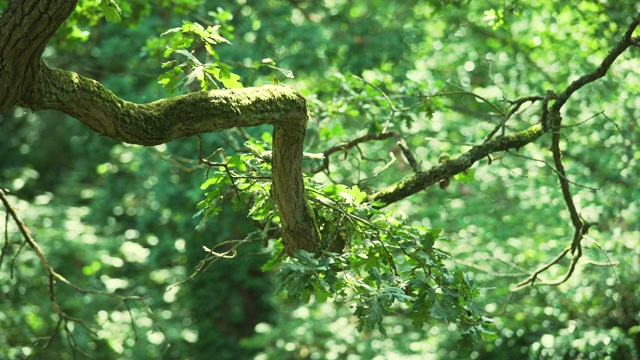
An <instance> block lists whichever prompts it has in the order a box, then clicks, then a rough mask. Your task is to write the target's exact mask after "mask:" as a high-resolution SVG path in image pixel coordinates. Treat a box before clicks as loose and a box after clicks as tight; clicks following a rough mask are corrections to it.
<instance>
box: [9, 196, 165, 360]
mask: <svg viewBox="0 0 640 360" xmlns="http://www.w3.org/2000/svg"><path fill="white" fill-rule="evenodd" d="M0 201H1V202H2V203H3V205H4V206H5V208H6V210H7V214H8V215H9V216H10V217H11V219H12V220H13V222H14V223H15V224H16V225H17V226H18V230H19V231H20V233H21V234H22V237H23V238H24V240H25V243H26V244H28V245H29V247H31V249H32V250H33V252H34V253H35V254H36V256H37V257H38V259H39V260H40V263H41V264H42V266H43V267H44V269H45V272H46V274H47V278H48V289H49V301H50V302H51V305H52V307H53V310H54V312H55V313H56V315H58V322H57V324H56V326H55V327H54V330H53V332H52V334H51V335H50V336H49V337H48V341H47V343H46V344H45V348H47V347H48V346H49V345H50V344H51V343H52V341H53V339H54V338H55V337H56V335H57V334H58V333H59V331H60V329H63V330H64V332H65V333H66V335H67V340H68V341H69V344H70V346H71V349H72V351H73V352H75V351H78V352H80V353H82V354H83V355H86V356H88V357H90V356H89V355H88V354H86V353H85V352H84V351H82V349H80V348H79V346H78V344H77V343H76V342H75V339H74V337H73V333H72V331H71V329H69V327H68V326H67V325H68V323H69V322H73V323H77V324H79V325H80V326H81V327H82V328H83V329H85V330H86V331H87V332H89V333H90V334H92V335H94V336H95V335H96V332H95V331H93V330H91V329H90V328H89V327H88V326H87V325H86V324H85V323H84V322H83V321H82V320H80V319H77V318H74V317H71V316H69V315H67V314H66V313H65V312H64V311H62V308H61V307H60V305H59V304H58V301H57V299H56V296H55V285H56V281H59V282H61V283H63V284H65V285H67V286H69V287H70V288H72V289H73V290H75V291H76V292H78V293H80V294H83V295H86V294H94V295H101V296H105V297H110V298H113V299H116V300H118V301H121V302H123V303H126V302H127V301H138V302H140V303H141V304H142V305H143V306H144V307H145V308H146V309H147V311H148V312H149V314H150V316H151V317H152V318H153V319H154V323H155V324H156V326H157V327H158V329H159V330H160V332H162V334H163V335H164V336H165V339H166V341H167V346H169V345H170V341H169V338H168V337H167V335H166V333H165V332H164V330H163V329H162V327H161V326H160V325H159V324H158V322H157V319H156V317H155V314H154V313H153V311H152V310H151V308H149V306H148V305H147V304H146V303H145V301H144V300H143V299H142V298H141V297H138V296H122V295H117V294H112V293H108V292H104V291H96V290H86V289H83V288H80V287H78V286H77V285H75V284H73V283H72V282H70V281H69V280H67V279H66V278H65V277H64V276H62V275H60V274H58V273H57V272H56V271H55V270H54V269H53V268H52V267H51V265H50V264H49V262H48V261H47V259H46V257H45V255H44V252H43V251H42V248H41V247H40V245H39V244H38V243H37V242H36V241H35V239H34V238H33V236H32V235H31V231H30V230H29V228H28V227H27V226H26V225H25V224H24V222H23V221H22V220H21V219H20V217H18V214H17V213H16V211H15V209H14V208H13V207H12V206H11V204H10V203H9V201H8V199H7V197H6V191H5V190H4V189H2V188H0ZM125 305H126V304H125ZM126 306H127V308H128V305H126ZM131 325H132V326H134V327H135V323H134V322H133V318H132V319H131ZM134 332H135V330H134Z"/></svg>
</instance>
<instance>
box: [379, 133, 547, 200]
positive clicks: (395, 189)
mask: <svg viewBox="0 0 640 360" xmlns="http://www.w3.org/2000/svg"><path fill="white" fill-rule="evenodd" d="M542 134H543V132H542V127H541V126H540V125H534V126H532V127H530V128H529V129H527V130H524V131H521V132H518V133H515V134H510V135H506V136H498V137H496V138H494V139H492V140H489V141H487V142H485V143H483V144H481V145H477V146H474V147H472V148H471V149H470V150H469V151H467V152H466V153H464V154H462V155H460V156H459V157H457V158H455V159H451V160H449V161H447V162H445V163H443V164H440V165H439V166H436V167H433V168H431V169H429V170H427V171H425V172H419V173H416V174H414V175H412V176H409V177H408V178H406V179H404V180H402V181H401V182H399V183H397V184H394V185H391V186H389V187H387V188H385V189H382V190H380V191H378V192H376V193H374V194H371V195H370V196H369V200H370V201H381V202H383V203H385V204H386V205H389V204H392V203H394V202H396V201H399V200H402V199H404V198H406V197H409V196H411V195H413V194H415V193H417V192H420V191H422V190H424V189H426V188H428V187H429V186H431V185H433V184H435V183H437V182H439V181H440V180H442V179H447V178H449V177H451V176H454V175H456V174H459V173H461V172H463V171H464V170H467V169H469V168H470V167H471V166H473V164H475V162H476V161H478V160H480V159H483V158H485V157H486V156H487V155H489V154H491V153H494V152H498V151H506V150H509V149H519V148H521V147H523V146H525V145H527V144H529V143H531V142H533V141H535V140H536V139H538V138H539V137H540V136H541V135H542Z"/></svg>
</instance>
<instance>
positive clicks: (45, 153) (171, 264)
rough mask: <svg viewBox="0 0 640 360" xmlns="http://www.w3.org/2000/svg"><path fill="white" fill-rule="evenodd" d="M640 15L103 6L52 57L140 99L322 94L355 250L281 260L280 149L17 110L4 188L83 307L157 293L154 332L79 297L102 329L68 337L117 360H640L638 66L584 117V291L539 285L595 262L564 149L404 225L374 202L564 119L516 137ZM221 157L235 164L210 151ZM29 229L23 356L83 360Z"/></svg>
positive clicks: (317, 204)
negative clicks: (227, 91)
mask: <svg viewBox="0 0 640 360" xmlns="http://www.w3.org/2000/svg"><path fill="white" fill-rule="evenodd" d="M5 3H6V2H5ZM634 5H635V3H634V2H629V1H621V2H615V3H612V2H608V3H605V2H590V1H575V2H572V3H571V4H564V3H557V2H550V1H534V2H527V3H524V2H519V1H508V2H505V1H487V2H470V1H469V2H464V1H460V2H450V1H447V2H445V1H427V2H416V1H406V2H389V1H378V0H362V1H356V2H351V1H342V0H336V1H330V2H303V1H289V2H287V1H275V0H269V1H259V2H246V1H237V2H230V3H228V4H225V5H224V6H225V8H224V9H217V8H216V9H214V8H212V7H211V5H207V4H205V2H202V1H163V2H159V3H158V4H155V3H154V4H151V3H149V2H142V1H136V0H131V1H104V0H103V1H100V2H98V1H81V2H80V4H79V6H78V8H77V9H76V11H75V12H74V14H73V16H72V17H71V18H70V19H69V21H67V22H66V23H65V24H64V25H63V27H62V28H61V29H60V30H59V32H58V33H57V35H56V39H55V40H54V41H53V42H52V43H51V44H50V48H49V52H48V54H49V55H46V56H47V57H46V60H47V62H48V63H50V65H51V66H58V67H61V68H66V69H71V70H76V71H86V72H88V73H89V74H91V75H92V77H94V78H95V79H97V80H99V81H100V82H102V83H103V84H105V85H106V86H107V87H109V88H110V89H112V90H114V91H115V92H116V93H118V95H119V96H122V97H124V98H127V99H131V100H133V101H150V100H154V99H157V98H161V97H164V96H167V94H169V93H172V92H185V91H198V90H207V89H212V88H218V87H225V88H233V87H237V86H241V85H242V84H244V86H251V85H254V84H257V85H261V84H265V83H270V82H275V83H284V84H285V86H295V87H296V88H298V89H300V90H301V91H302V92H303V93H304V94H305V95H306V96H307V97H308V99H309V104H310V112H311V115H312V122H311V123H310V124H309V128H308V134H307V139H306V141H307V142H306V149H305V151H306V153H305V160H304V163H303V167H304V169H305V173H306V174H307V177H306V178H305V185H306V189H307V197H308V202H309V205H310V206H311V207H312V209H313V212H314V215H315V218H316V222H317V224H318V227H319V231H320V232H321V234H322V238H323V239H324V242H325V244H324V245H326V249H331V250H335V249H340V250H341V251H330V250H326V251H323V252H320V253H318V254H311V253H307V252H303V251H299V252H297V253H295V254H292V255H293V256H291V257H287V256H285V255H283V253H282V246H281V244H279V242H278V238H279V237H280V235H281V234H280V232H279V228H278V225H279V217H278V213H277V210H276V209H275V206H274V205H273V202H272V199H271V196H270V182H271V180H270V169H271V161H272V159H271V142H272V139H271V134H270V132H266V129H264V128H257V129H252V130H249V131H248V132H243V131H229V132H226V133H224V134H223V135H222V136H217V135H216V136H205V137H204V138H203V139H202V140H201V142H200V143H199V145H198V143H197V142H196V140H195V139H185V140H178V141H175V142H172V143H170V144H167V145H163V146H159V147H156V148H153V149H145V148H140V147H137V146H129V145H124V144H118V143H114V142H111V141H109V140H107V139H103V138H100V137H98V136H97V135H95V134H93V133H91V132H90V131H87V130H85V129H84V128H82V127H80V126H78V125H77V124H76V123H75V122H73V121H69V120H68V119H65V118H63V117H62V116H60V115H59V114H51V113H38V114H33V113H29V112H26V111H24V110H22V109H19V108H18V109H15V110H13V111H11V112H7V113H3V114H2V117H0V131H1V133H0V136H2V138H3V141H2V142H0V149H1V152H2V154H11V156H2V159H1V160H0V181H2V183H1V186H2V187H3V188H5V187H6V188H9V189H10V190H11V191H12V192H11V194H12V196H11V197H10V198H9V199H10V200H11V202H12V203H13V204H14V205H15V206H16V207H17V208H18V209H19V210H20V214H21V215H22V217H23V220H24V221H25V222H26V223H27V224H28V225H29V227H30V228H31V230H32V231H33V233H34V236H35V237H36V238H37V239H38V240H39V242H40V244H41V245H42V247H43V250H44V252H45V253H46V254H47V256H48V258H49V260H50V262H51V264H52V265H53V266H54V267H55V268H56V269H57V271H58V272H60V273H61V274H63V275H64V276H65V277H66V278H67V279H69V280H70V281H72V282H73V283H74V284H77V285H78V286H79V287H81V288H83V289H92V290H96V291H103V292H105V293H107V294H116V295H123V296H125V295H126V296H141V297H142V298H143V299H145V301H146V304H147V305H148V306H149V308H150V309H151V310H152V312H149V311H148V310H147V308H146V306H144V305H143V304H141V303H137V302H130V301H125V302H121V301H117V300H114V298H110V297H108V296H107V297H105V296H100V295H99V294H80V295H79V294H78V293H77V292H76V291H74V290H73V289H72V288H65V287H64V286H57V287H56V289H57V291H58V298H59V300H58V301H59V303H61V304H64V306H65V308H64V310H65V312H67V313H68V314H72V315H71V316H73V317H76V318H79V319H83V321H84V322H85V324H86V325H87V326H88V327H89V328H90V329H91V330H97V334H96V335H95V336H94V335H92V334H91V333H90V332H87V331H84V330H83V329H82V326H81V325H80V323H74V322H70V323H68V325H69V326H70V328H71V334H73V335H74V337H75V338H74V341H75V342H76V343H77V344H79V349H82V350H83V351H86V352H90V353H92V354H95V355H96V357H98V358H113V357H126V358H158V357H161V356H164V357H166V358H186V357H191V358H198V357H202V356H205V355H203V354H208V352H209V353H210V351H211V348H212V347H214V348H216V349H220V353H219V356H220V357H221V358H234V356H236V357H237V356H239V354H242V356H243V357H246V358H248V357H250V356H252V355H253V354H256V353H259V355H257V356H258V358H261V359H265V358H342V357H345V358H347V357H348V356H351V357H352V358H358V357H359V358H363V359H365V358H366V359H370V358H371V359H373V358H376V357H378V358H393V357H394V356H396V357H402V358H411V356H415V358H424V357H427V356H430V357H431V358H466V357H469V358H488V357H497V358H521V357H523V356H529V357H530V358H577V357H583V358H587V357H589V358H607V357H608V358H616V359H618V358H620V359H626V358H629V359H632V358H637V357H638V356H639V355H638V351H639V350H638V349H640V340H639V339H640V337H639V336H640V331H638V325H637V324H638V322H639V321H640V318H639V317H638V316H639V315H638V314H639V311H638V308H639V307H640V303H638V299H637V296H635V294H637V293H638V291H640V289H638V282H637V279H636V278H635V276H634V274H637V272H638V271H639V268H640V260H639V257H638V256H639V254H638V251H637V249H638V241H637V239H638V236H639V235H640V234H638V231H640V229H638V221H637V210H638V209H637V207H638V204H637V199H638V198H639V197H640V194H639V193H638V188H640V187H639V186H638V185H639V183H638V180H637V176H635V174H637V167H638V160H639V159H640V156H638V147H637V144H638V129H639V127H638V120H637V119H638V110H637V108H638V107H637V101H638V100H637V98H636V96H635V94H637V90H638V84H640V81H637V80H640V79H638V74H637V71H636V69H637V68H638V60H637V59H638V56H637V55H638V49H637V48H632V49H630V50H629V52H628V53H624V54H623V55H622V56H621V57H620V58H619V59H618V60H617V61H616V63H615V64H614V66H613V67H612V68H611V69H610V71H609V72H608V73H607V75H606V77H604V78H603V79H600V80H598V82H596V83H594V84H592V85H590V86H588V87H585V88H583V89H581V90H580V91H578V92H577V93H575V94H574V95H573V96H572V97H571V99H570V101H569V102H568V103H567V104H566V106H565V108H564V112H563V114H562V115H563V117H564V127H563V128H562V130H561V131H562V134H563V136H564V137H563V161H564V163H565V166H566V169H567V173H568V174H569V175H568V178H569V180H570V181H571V184H572V191H573V194H574V198H575V201H576V204H577V206H578V207H579V209H580V215H581V216H582V217H583V218H584V219H585V220H587V221H589V222H593V223H596V225H594V226H593V228H592V229H591V230H590V231H589V233H588V238H586V239H585V240H584V241H583V251H584V257H583V260H581V263H580V264H579V265H578V267H577V270H576V272H575V273H574V274H573V275H572V277H571V278H570V279H569V281H567V282H566V283H564V284H562V285H560V286H557V287H550V286H534V287H526V288H518V289H516V287H515V284H516V283H517V282H518V281H520V280H522V279H524V278H526V277H527V275H529V274H530V273H531V271H533V270H535V269H536V268H538V267H539V266H540V265H541V264H544V263H547V262H548V261H549V260H551V259H553V258H554V257H555V256H556V255H557V254H558V253H559V252H560V251H561V250H562V249H564V248H566V247H567V246H569V245H570V244H571V234H570V230H571V229H570V228H568V227H567V222H568V221H569V214H568V212H567V210H565V204H564V202H563V201H562V194H561V192H560V190H559V189H558V187H557V181H558V180H557V176H556V174H555V173H554V171H553V169H554V167H553V165H552V159H551V154H550V153H549V151H548V148H549V145H550V143H551V140H550V139H549V138H548V137H543V138H541V139H540V141H539V142H538V143H535V144H530V145H528V146H526V147H525V148H522V149H519V150H518V151H509V152H505V153H503V154H497V155H496V156H494V157H492V158H487V160H486V162H483V163H479V164H478V165H477V166H475V167H474V168H472V169H470V170H469V171H468V172H467V173H460V174H458V175H456V176H455V177H452V178H450V179H443V181H442V182H440V186H439V187H433V188H429V189H426V190H424V191H422V192H419V193H417V194H415V195H413V196H412V197H410V198H408V199H403V200H401V201H398V202H397V203H395V204H382V203H380V202H376V201H374V200H371V195H372V194H374V193H375V192H376V191H377V190H379V189H382V188H385V187H386V186H390V185H394V184H396V183H398V182H399V181H402V180H403V179H405V178H407V177H408V176H410V175H411V174H412V173H413V172H414V171H416V169H415V167H417V168H418V171H424V170H427V169H430V168H433V167H435V166H438V165H439V164H442V163H445V162H447V161H450V160H451V159H455V158H456V157H457V156H458V155H460V154H461V153H464V152H465V151H467V150H468V149H469V148H470V147H471V146H472V145H474V144H478V143H482V142H483V141H484V140H485V139H486V137H487V134H489V133H491V132H492V131H494V129H496V130H498V131H499V132H498V133H497V134H498V135H499V134H500V132H506V133H509V132H512V131H517V130H520V129H523V128H526V127H528V126H529V125H531V124H533V123H535V122H538V121H540V115H539V114H540V105H541V100H532V101H528V102H522V103H521V104H520V105H518V109H517V111H514V113H513V114H512V115H513V116H512V117H507V116H506V115H508V114H510V111H511V110H512V109H513V108H514V104H515V103H516V101H518V99H521V98H523V97H526V96H538V97H540V98H542V96H543V95H544V94H545V92H546V91H547V90H549V89H553V90H555V91H560V90H562V89H563V88H565V87H566V86H567V85H568V84H569V83H570V82H571V81H573V80H575V79H576V78H577V77H578V76H581V75H583V74H585V73H588V72H591V71H593V70H594V69H595V68H597V67H598V66H599V64H600V63H601V60H602V59H603V58H604V57H605V56H606V54H607V53H608V51H609V50H610V49H611V47H612V46H613V45H614V44H615V42H616V41H617V40H618V39H619V38H620V35H621V33H622V32H624V31H625V28H626V26H627V24H628V23H629V21H630V17H632V16H633V15H635V14H633V13H631V12H630V11H631V10H630V9H634V8H635V7H634ZM5 6H6V4H4V3H3V2H2V1H0V8H4V7H5ZM163 6H170V8H169V9H167V8H165V7H163ZM594 19H597V21H594ZM105 20H106V21H107V22H109V23H105ZM117 21H119V22H118V23H115V24H112V22H117ZM167 29H170V30H167ZM122 34H126V36H125V35H122ZM158 34H162V36H158ZM636 34H637V32H636ZM227 39H229V40H227ZM230 40H233V42H234V44H233V46H229V44H226V43H228V42H229V41H230ZM224 44H226V45H224ZM222 45H224V46H222ZM134 49H135V50H134ZM136 50H139V52H137V51H136ZM165 57H167V58H168V61H166V60H167V59H163V58H165ZM161 59H162V60H161ZM273 59H275V60H273ZM161 61H166V62H165V64H164V67H163V65H162V64H160V62H161ZM232 67H233V71H234V72H233V73H232V72H231V69H232ZM83 69H85V70H83ZM123 69H125V70H123ZM163 69H166V70H163ZM288 69H291V70H288ZM163 71H165V72H163ZM294 73H295V74H296V76H295V78H294V77H293V74H294ZM280 75H282V76H280ZM240 79H242V84H241V82H240ZM158 80H159V82H160V83H161V84H162V85H164V86H165V88H166V90H162V89H161V88H160V87H159V86H157V82H158ZM165 91H166V93H165ZM507 120H508V122H507ZM503 121H504V123H503ZM383 133H384V134H387V135H384V136H386V137H382V136H378V134H383ZM7 134H11V136H7ZM367 137H369V138H367ZM365 138H366V139H368V140H367V141H364V140H363V141H361V142H359V143H357V144H355V145H353V146H348V144H349V143H350V142H351V141H353V140H354V139H365ZM52 139H54V141H51V140H52ZM213 149H222V150H217V151H215V152H214V154H213V155H212V156H210V157H204V156H203V155H202V153H203V152H204V151H212V150H213ZM407 150H409V151H407ZM52 154H62V155H61V156H52ZM411 154H413V155H415V157H416V159H417V161H416V163H415V164H414V163H412V162H411V161H410V155H411ZM227 203H230V204H231V207H233V208H234V209H236V210H242V211H241V212H236V213H232V212H231V211H230V209H229V207H226V205H225V204H227ZM195 204H197V208H196V210H194V209H193V208H194V205H195ZM193 213H196V215H197V216H196V219H194V218H192V214H193ZM245 215H248V216H245ZM245 217H248V218H249V219H250V220H246V219H244V218H245ZM5 224H7V222H3V226H7V229H8V234H9V235H8V241H7V242H6V244H8V245H6V248H7V249H9V251H8V252H7V253H6V255H5V256H4V260H3V261H2V263H0V265H1V266H2V268H1V270H2V271H0V279H1V283H2V287H1V288H2V298H3V300H4V301H3V305H2V311H0V314H1V315H0V328H2V329H9V330H7V331H5V332H4V333H3V335H5V336H0V348H3V349H7V351H6V352H5V355H0V356H5V357H6V358H24V357H27V356H32V357H38V356H46V357H48V358H54V357H53V356H57V357H58V358H70V357H71V356H72V355H71V354H72V351H71V350H69V349H70V347H69V346H68V344H67V343H66V341H67V339H64V338H60V337H58V338H57V339H56V340H55V341H54V342H53V343H52V344H51V345H50V347H49V348H48V349H46V350H42V349H41V347H42V344H43V341H40V342H39V343H36V344H35V345H34V343H33V341H32V339H34V338H41V337H42V338H45V337H47V336H50V335H51V333H52V330H53V327H54V326H55V323H56V322H57V321H58V319H57V318H56V317H55V316H54V315H53V312H52V311H51V309H50V303H49V301H48V293H47V291H46V290H44V289H45V288H46V286H43V285H45V280H44V278H43V277H42V276H41V275H42V270H41V268H40V267H39V265H38V264H39V263H38V262H37V259H36V257H35V255H34V254H33V253H31V252H30V251H29V250H28V249H26V248H25V249H22V250H20V249H21V247H22V246H23V245H22V243H21V240H20V236H19V234H18V233H17V229H16V227H15V226H14V225H10V224H11V223H10V222H9V225H5ZM253 226H258V227H259V229H258V230H257V231H256V230H255V229H254V228H253ZM0 228H2V227H1V226H0ZM194 228H197V229H198V230H199V231H193V229H194ZM3 230H4V229H3ZM3 233H4V231H3ZM236 239H238V240H236ZM240 245H241V246H240ZM203 249H204V250H205V251H203ZM14 255H15V257H14ZM218 255H221V256H218ZM236 255H237V256H236ZM233 256H236V257H237V258H234V259H226V257H233ZM568 266H569V262H568V261H562V262H560V263H559V264H557V265H555V266H553V267H551V268H549V269H548V271H547V272H544V273H542V274H541V277H542V278H544V279H556V278H560V277H562V276H563V275H564V273H565V271H566V269H567V267H568ZM207 267H208V271H206V272H202V271H201V270H204V269H205V268H207ZM261 267H262V269H263V270H264V271H266V273H260V272H259V269H260V268H261ZM194 271H195V273H196V276H195V277H194V278H192V280H191V282H187V283H185V284H183V285H181V286H179V287H172V286H171V285H174V284H175V283H178V282H180V281H182V280H185V279H187V278H189V276H190V275H191V274H193V273H194ZM271 273H275V275H276V276H274V277H273V278H274V279H272V278H271V275H270V274H271ZM272 281H275V283H276V286H273V284H272ZM168 289H171V290H169V291H167V290H168ZM276 290H277V291H278V293H276V294H275V295H274V293H275V292H276ZM221 294H223V295H221ZM25 304H29V305H25ZM390 315H393V316H390ZM254 328H255V332H254V331H253V330H254ZM385 334H386V336H385ZM467 340H474V341H475V342H474V343H472V342H471V341H467ZM167 341H170V342H171V346H170V347H169V348H168V350H166V351H165V346H166V344H167ZM44 342H46V341H44ZM71 348H72V347H71ZM53 354H59V355H53Z"/></svg>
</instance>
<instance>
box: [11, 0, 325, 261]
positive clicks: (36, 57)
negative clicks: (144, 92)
mask: <svg viewBox="0 0 640 360" xmlns="http://www.w3.org/2000/svg"><path fill="white" fill-rule="evenodd" d="M75 4H76V1H68V0H55V1H42V0H40V1H37V0H29V1H12V2H11V3H10V5H9V7H8V8H7V9H5V10H4V12H3V15H2V18H1V19H0V34H2V36H1V37H0V40H1V41H0V70H2V71H0V110H6V109H8V108H10V107H11V106H14V105H16V104H17V105H20V106H23V107H26V108H30V109H32V110H43V109H51V110H58V111H61V112H63V113H65V114H67V115H70V116H72V117H74V118H76V119H78V120H80V121H81V122H83V123H84V124H86V125H87V126H89V127H90V128H91V129H93V130H94V131H96V132H98V133H99V134H101V135H104V136H107V137H110V138H112V139H114V140H119V141H125V142H128V143H133V144H141V145H157V144H161V143H166V142H168V141H171V140H173V139H176V138H179V137H183V136H191V135H195V134H200V133H206V132H217V131H221V130H225V129H229V128H233V127H248V126H256V125H263V124H271V125H273V126H274V140H273V148H274V150H273V156H274V160H273V167H272V171H273V187H272V190H273V196H274V198H275V202H276V206H277V208H278V210H279V215H280V219H281V221H282V227H283V230H284V236H283V238H284V243H285V249H286V251H287V252H288V253H292V252H293V250H295V249H303V250H306V251H310V252H315V251H317V250H319V249H318V247H319V244H320V239H319V234H318V231H317V229H316V225H315V222H314V220H313V215H312V214H311V210H310V208H309V206H308V204H307V202H306V198H305V193H304V182H303V180H302V168H301V163H302V153H303V140H304V136H305V131H306V124H307V119H308V110H307V102H306V99H305V98H304V97H303V96H301V95H300V94H299V93H298V92H296V91H294V90H292V89H289V88H286V87H279V86H266V87H260V88H247V89H234V90H214V91H209V92H198V93H193V94H188V95H182V96H177V97H174V98H170V99H163V100H159V101H155V102H153V103H149V104H134V103H131V102H128V101H124V100H123V99H120V98H119V97H117V96H116V95H115V94H113V93H112V92H111V91H109V90H107V89H106V88H104V87H103V86H102V85H101V84H100V83H99V82H97V81H94V80H91V79H88V78H85V77H83V76H81V75H79V74H76V73H74V72H70V71H65V70H60V69H49V68H48V67H46V66H45V65H44V64H43V63H42V61H41V59H40V57H41V55H42V51H43V50H44V46H45V45H46V43H47V42H48V41H49V39H50V38H51V37H52V36H53V34H54V33H55V30H56V29H57V28H58V27H59V26H60V24H61V23H62V21H64V19H65V18H66V17H67V16H68V15H69V14H70V13H71V12H72V11H73V9H74V8H75ZM16 51H17V52H18V53H19V54H17V53H16ZM25 64H27V65H25Z"/></svg>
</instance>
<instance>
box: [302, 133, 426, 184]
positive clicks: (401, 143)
mask: <svg viewBox="0 0 640 360" xmlns="http://www.w3.org/2000/svg"><path fill="white" fill-rule="evenodd" d="M392 137H393V138H395V139H396V140H397V145H398V147H399V148H400V150H401V151H402V155H404V157H405V159H407V163H409V166H411V169H413V171H415V172H419V171H420V165H419V164H418V162H417V161H416V158H415V156H414V155H413V153H412V152H411V150H410V149H409V147H408V145H407V143H406V141H405V140H404V138H403V137H402V135H401V134H400V133H399V132H398V131H384V132H380V133H375V134H368V135H364V136H361V137H359V138H356V139H353V140H351V141H349V142H343V143H340V144H338V145H335V146H333V147H330V148H329V149H327V150H325V151H323V152H322V155H323V156H322V165H320V166H318V167H317V168H315V169H313V170H312V171H311V173H313V174H317V173H319V172H321V171H325V170H328V169H329V156H331V155H333V154H335V153H337V152H339V151H348V150H350V149H352V148H357V147H358V145H360V144H362V143H366V142H369V141H380V140H387V139H389V138H392Z"/></svg>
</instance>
